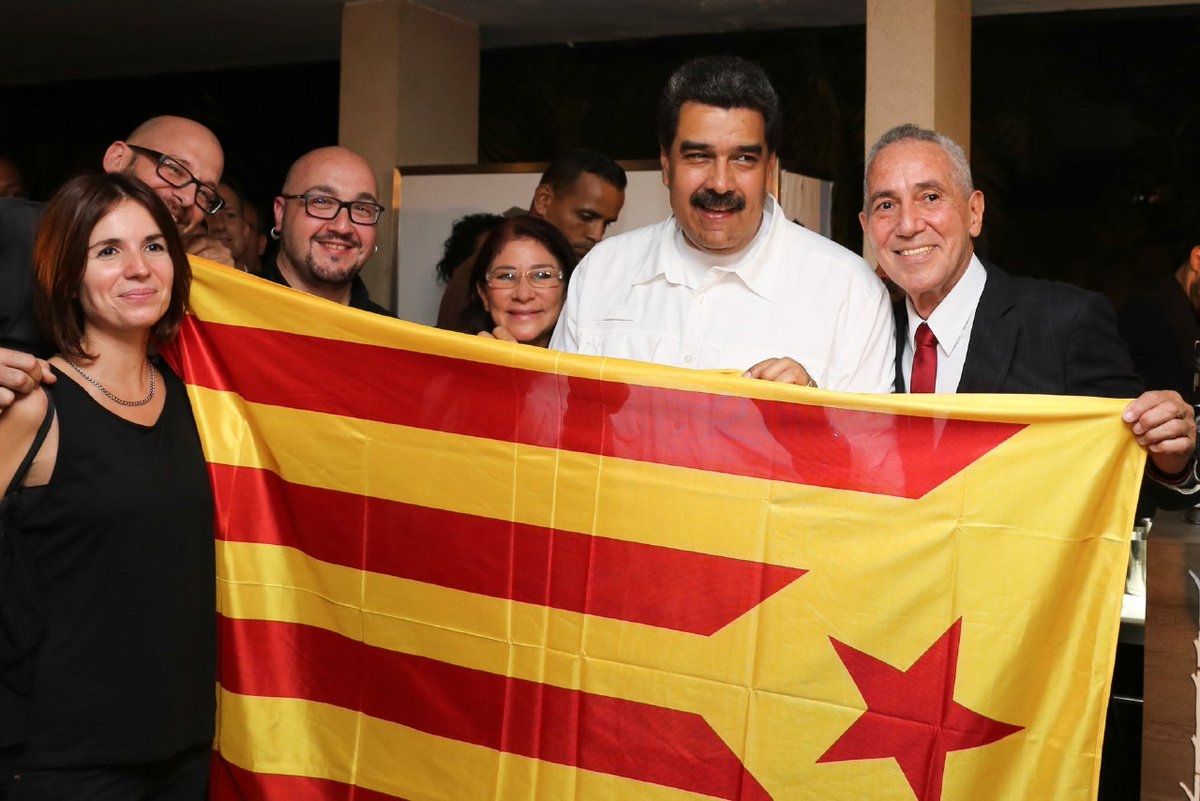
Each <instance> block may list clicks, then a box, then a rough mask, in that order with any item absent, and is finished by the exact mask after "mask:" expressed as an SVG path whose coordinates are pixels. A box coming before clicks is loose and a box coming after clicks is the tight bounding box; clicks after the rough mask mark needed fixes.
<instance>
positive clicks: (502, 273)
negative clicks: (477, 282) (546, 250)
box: [487, 267, 563, 289]
mask: <svg viewBox="0 0 1200 801" xmlns="http://www.w3.org/2000/svg"><path fill="white" fill-rule="evenodd" d="M522 278H524V279H525V280H527V281H528V282H529V285H530V286H531V287H533V288H534V289H552V288H554V287H556V286H559V285H561V284H562V281H563V272H562V270H559V269H558V268H556V267H531V268H529V269H528V270H516V269H513V268H512V267H497V268H496V269H494V270H492V271H491V272H489V273H488V274H487V285H488V286H489V287H490V288H492V289H516V287H517V285H518V284H520V283H521V279H522Z"/></svg>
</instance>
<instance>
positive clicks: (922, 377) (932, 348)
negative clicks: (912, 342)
mask: <svg viewBox="0 0 1200 801" xmlns="http://www.w3.org/2000/svg"><path fill="white" fill-rule="evenodd" d="M916 340H917V350H916V352H915V353H914V354H913V364H912V380H911V381H909V382H908V384H909V389H908V391H909V392H935V391H937V337H935V336H934V335H933V331H931V330H929V325H928V324H927V323H921V324H920V325H919V326H917V337H916Z"/></svg>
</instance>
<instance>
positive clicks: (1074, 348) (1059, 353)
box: [859, 125, 1200, 497]
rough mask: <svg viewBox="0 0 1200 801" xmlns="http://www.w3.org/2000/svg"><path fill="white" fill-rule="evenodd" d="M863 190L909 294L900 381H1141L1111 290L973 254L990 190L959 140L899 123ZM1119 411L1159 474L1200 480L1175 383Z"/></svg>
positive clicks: (878, 242)
mask: <svg viewBox="0 0 1200 801" xmlns="http://www.w3.org/2000/svg"><path fill="white" fill-rule="evenodd" d="M863 189H864V191H863V196H864V203H863V212H862V213H861V214H860V215H859V221H860V222H861V223H862V227H863V231H864V232H865V233H866V235H867V238H868V240H869V241H870V243H871V247H872V248H873V250H874V251H875V256H876V258H877V259H878V260H879V264H880V266H881V267H883V269H884V271H885V272H886V273H887V275H888V277H889V278H891V279H892V281H894V282H895V283H896V284H897V285H898V286H900V287H901V288H902V289H903V290H904V292H905V294H906V299H905V301H904V303H902V304H897V306H896V329H897V341H896V391H897V392H904V391H906V389H908V390H909V391H924V392H1000V393H1035V394H1046V395H1095V396H1103V397H1117V398H1120V397H1131V396H1133V395H1138V393H1139V392H1141V389H1142V387H1141V382H1140V381H1139V379H1138V377H1137V374H1136V373H1135V372H1134V370H1133V364H1132V362H1131V361H1130V358H1129V353H1128V350H1127V349H1126V347H1125V344H1124V342H1122V340H1121V338H1120V336H1119V334H1118V333H1117V325H1116V318H1115V316H1114V314H1113V312H1112V308H1111V307H1110V306H1109V304H1108V302H1107V301H1106V300H1105V299H1104V298H1102V297H1101V296H1099V295H1097V294H1095V293H1092V292H1087V291H1085V290H1083V289H1079V288H1077V287H1073V286H1070V285H1067V284H1060V283H1054V282H1050V281H1039V280H1036V279H1031V278H1019V277H1015V276H1010V275H1008V274H1007V273H1005V272H1004V271H1003V270H1000V269H999V268H997V267H994V266H992V265H989V264H984V263H983V262H982V261H980V260H979V258H978V257H977V256H976V255H975V253H974V243H973V239H974V237H976V236H978V235H979V232H980V229H981V227H982V225H983V208H984V202H983V193H982V192H980V191H979V190H977V189H975V188H974V185H973V183H972V180H971V170H970V166H969V164H968V163H967V159H966V156H965V154H964V153H963V151H962V148H960V147H959V146H958V145H957V144H955V143H954V142H953V141H952V140H950V139H948V138H946V137H944V136H941V135H940V134H937V133H935V132H934V131H928V130H924V129H921V128H918V127H916V126H914V125H901V126H899V127H896V128H893V129H892V130H890V131H888V132H887V133H886V134H884V135H883V137H881V138H880V140H879V141H878V142H877V143H876V144H875V145H874V146H873V147H872V148H871V152H870V154H868V156H867V169H866V180H865V182H864V188H863ZM1122 418H1123V419H1124V420H1125V422H1126V423H1128V424H1129V426H1130V428H1131V429H1132V431H1133V433H1134V436H1135V437H1136V438H1137V441H1138V442H1139V443H1140V444H1141V445H1143V446H1145V447H1146V448H1147V450H1148V451H1149V456H1150V462H1149V468H1148V473H1149V474H1150V475H1151V476H1152V477H1153V478H1154V479H1155V480H1156V481H1158V482H1159V483H1162V484H1166V485H1168V486H1172V487H1178V488H1180V491H1183V492H1188V491H1192V492H1194V491H1196V489H1200V484H1198V482H1197V478H1196V475H1195V460H1194V452H1195V448H1196V422H1195V419H1194V415H1193V411H1192V407H1191V406H1190V405H1188V404H1187V403H1184V401H1183V399H1182V398H1181V397H1180V396H1179V393H1177V392H1174V391H1171V390H1155V391H1150V392H1143V393H1142V394H1140V395H1139V396H1138V397H1137V398H1136V400H1134V401H1132V402H1131V403H1130V404H1129V405H1128V406H1127V407H1126V408H1125V410H1124V411H1123V413H1122ZM1197 497H1200V496H1197Z"/></svg>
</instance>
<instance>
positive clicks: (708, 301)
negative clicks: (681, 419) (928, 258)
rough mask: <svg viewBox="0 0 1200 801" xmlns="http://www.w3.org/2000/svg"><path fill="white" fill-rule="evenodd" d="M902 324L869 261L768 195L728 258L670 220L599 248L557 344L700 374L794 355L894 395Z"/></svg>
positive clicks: (850, 386)
mask: <svg viewBox="0 0 1200 801" xmlns="http://www.w3.org/2000/svg"><path fill="white" fill-rule="evenodd" d="M894 331H895V328H894V322H893V319H892V311H891V307H890V305H889V303H888V299H887V293H886V292H885V291H884V288H883V285H882V283H881V282H880V280H879V279H878V277H876V275H875V274H874V272H872V271H871V269H870V268H869V267H868V266H867V264H866V262H864V261H863V260H862V259H861V258H859V257H858V256H856V255H855V254H853V253H851V252H850V251H848V250H846V249H845V248H843V247H842V246H841V245H838V244H836V243H834V242H831V241H830V240H828V239H825V238H824V237H822V236H820V235H819V234H815V233H813V232H812V231H809V230H807V229H805V228H803V227H801V226H799V225H796V224H795V223H792V222H790V221H788V220H787V219H785V218H784V215H783V213H782V212H781V211H780V210H779V207H778V205H777V204H776V203H775V201H774V199H773V198H770V197H768V198H767V202H766V204H765V205H764V212H763V222H762V225H761V226H760V227H759V230H758V233H757V234H756V235H755V238H754V239H753V241H752V242H751V243H750V245H748V246H747V247H746V248H745V249H743V250H742V251H741V252H739V253H736V254H732V255H729V256H713V255H711V254H707V253H704V252H703V251H700V250H697V249H696V248H694V247H692V246H691V245H690V244H689V243H688V242H687V240H686V239H685V238H684V236H683V232H682V231H681V230H680V228H679V226H678V224H677V223H676V221H675V218H674V217H670V218H668V219H667V220H665V221H663V222H661V223H656V224H655V225H650V226H646V227H644V228H639V229H637V230H636V231H630V232H629V233H626V234H622V235H620V236H616V237H613V238H611V239H607V240H605V241H603V242H601V243H599V244H598V245H596V247H595V248H593V249H592V251H591V253H589V254H588V256H587V257H586V258H585V259H584V260H583V262H582V263H581V264H580V265H579V268H578V269H576V271H575V274H574V275H573V276H572V278H571V283H570V286H569V288H568V291H567V301H566V305H565V306H564V308H563V313H562V315H561V317H560V318H559V322H558V325H557V327H556V328H555V331H554V336H553V338H552V339H551V342H550V347H551V348H553V349H557V350H565V351H570V352H574V353H586V354H591V355H596V356H615V357H619V358H624V359H636V360H638V361H645V362H654V363H657V364H667V365H674V366H677V367H692V368H697V369H733V370H746V369H748V368H750V367H751V366H753V365H755V364H757V363H758V362H760V361H762V360H763V359H768V358H772V357H780V356H790V357H791V358H793V359H795V360H796V361H797V362H799V363H800V364H802V365H804V367H805V369H806V370H807V371H808V372H809V374H810V375H811V376H812V377H813V378H814V380H815V381H816V382H817V384H818V385H820V386H821V387H822V388H826V389H838V390H846V391H851V392H889V391H891V387H892V383H893V378H894V375H895V362H894V353H895V334H894Z"/></svg>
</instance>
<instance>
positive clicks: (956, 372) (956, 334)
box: [900, 253, 987, 394]
mask: <svg viewBox="0 0 1200 801" xmlns="http://www.w3.org/2000/svg"><path fill="white" fill-rule="evenodd" d="M986 283H987V271H986V270H984V269H983V265H982V264H980V263H979V258H978V257H976V256H975V254H973V253H972V254H971V261H970V263H969V264H968V265H967V269H966V271H965V272H964V273H963V274H962V277H961V278H959V279H958V283H957V284H955V285H954V287H953V288H952V289H951V290H950V293H949V294H948V295H946V297H945V298H943V299H942V302H941V303H939V304H938V305H937V308H936V309H934V310H933V312H932V313H931V314H930V315H929V319H928V320H926V319H923V318H922V317H921V315H919V314H917V310H916V309H915V308H913V302H912V299H911V298H905V300H904V305H905V307H906V308H907V309H908V330H907V331H906V332H905V336H904V356H903V358H902V359H901V360H900V361H901V368H902V369H903V371H904V386H905V388H908V387H910V386H912V365H913V356H914V355H915V354H916V336H917V327H918V326H920V325H921V323H928V325H929V329H930V330H931V331H933V336H934V337H935V338H936V339H937V355H938V361H937V382H936V391H937V392H941V393H947V394H949V393H954V392H957V391H958V382H959V380H960V379H961V378H962V373H963V366H964V365H966V363H967V346H969V345H970V344H971V328H972V326H974V324H975V307H977V306H978V305H979V299H980V298H981V297H983V286H984V284H986Z"/></svg>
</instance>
